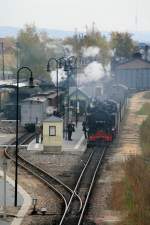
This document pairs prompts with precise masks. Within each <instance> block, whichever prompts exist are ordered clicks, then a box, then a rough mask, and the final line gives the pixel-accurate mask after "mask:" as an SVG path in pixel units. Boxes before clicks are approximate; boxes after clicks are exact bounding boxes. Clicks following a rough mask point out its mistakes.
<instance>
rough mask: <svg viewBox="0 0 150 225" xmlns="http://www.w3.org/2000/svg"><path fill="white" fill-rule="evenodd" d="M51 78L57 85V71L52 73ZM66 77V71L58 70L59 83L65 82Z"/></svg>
mask: <svg viewBox="0 0 150 225" xmlns="http://www.w3.org/2000/svg"><path fill="white" fill-rule="evenodd" d="M50 76H51V79H52V82H53V83H54V84H55V85H56V83H57V72H56V70H55V71H52V72H51V74H50ZM66 77H67V76H66V73H65V71H64V70H63V69H59V70H58V82H60V81H63V80H65V79H66Z"/></svg>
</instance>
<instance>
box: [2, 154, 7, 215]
mask: <svg viewBox="0 0 150 225" xmlns="http://www.w3.org/2000/svg"><path fill="white" fill-rule="evenodd" d="M3 171H4V205H3V213H4V214H3V217H4V219H6V171H7V160H6V158H4V160H3Z"/></svg>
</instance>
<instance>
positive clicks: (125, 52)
mask: <svg viewBox="0 0 150 225" xmlns="http://www.w3.org/2000/svg"><path fill="white" fill-rule="evenodd" d="M110 46H111V49H112V50H113V52H114V58H115V59H118V60H124V59H129V58H131V56H132V55H133V53H134V52H135V51H136V50H137V45H136V43H135V42H134V41H133V39H132V35H131V34H129V33H127V32H124V33H121V32H112V33H111V39H110Z"/></svg>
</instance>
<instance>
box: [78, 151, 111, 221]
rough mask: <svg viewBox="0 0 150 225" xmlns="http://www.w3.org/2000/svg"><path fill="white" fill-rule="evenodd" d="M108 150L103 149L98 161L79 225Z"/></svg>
mask: <svg viewBox="0 0 150 225" xmlns="http://www.w3.org/2000/svg"><path fill="white" fill-rule="evenodd" d="M106 150H107V147H106V148H104V149H103V152H102V154H101V155H100V158H99V160H98V164H97V166H96V169H95V171H94V174H93V178H92V181H91V184H90V187H89V190H88V192H87V196H86V199H85V202H84V205H83V208H82V211H81V214H80V217H79V220H78V224H77V225H80V224H81V222H82V220H83V216H84V213H85V209H86V207H87V203H88V200H89V197H90V194H91V192H92V188H93V185H94V182H95V179H96V175H97V172H98V170H99V167H100V165H101V164H102V160H103V157H104V155H105V152H106Z"/></svg>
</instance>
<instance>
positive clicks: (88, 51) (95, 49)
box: [82, 46, 100, 57]
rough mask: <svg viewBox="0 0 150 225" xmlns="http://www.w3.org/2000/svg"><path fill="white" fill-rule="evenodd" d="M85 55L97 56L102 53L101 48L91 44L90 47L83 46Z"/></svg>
mask: <svg viewBox="0 0 150 225" xmlns="http://www.w3.org/2000/svg"><path fill="white" fill-rule="evenodd" d="M82 54H83V57H90V56H91V57H95V56H97V55H99V54H100V49H99V48H98V47H96V46H90V47H88V48H85V47H83V48H82Z"/></svg>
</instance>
